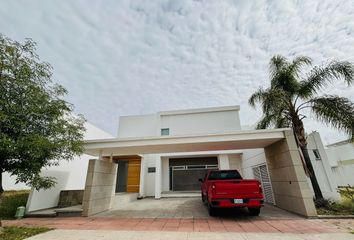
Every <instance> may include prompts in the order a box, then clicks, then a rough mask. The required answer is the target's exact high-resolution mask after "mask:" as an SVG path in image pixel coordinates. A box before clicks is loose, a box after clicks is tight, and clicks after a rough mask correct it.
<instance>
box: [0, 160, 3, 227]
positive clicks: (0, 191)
mask: <svg viewBox="0 0 354 240" xmlns="http://www.w3.org/2000/svg"><path fill="white" fill-rule="evenodd" d="M2 172H3V170H2V167H1V166H0V206H1V204H2V194H3V192H4V188H3V187H2ZM1 230H2V219H1V216H0V232H1Z"/></svg>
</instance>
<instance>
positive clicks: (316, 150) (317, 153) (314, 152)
mask: <svg viewBox="0 0 354 240" xmlns="http://www.w3.org/2000/svg"><path fill="white" fill-rule="evenodd" d="M312 151H313V154H314V155H315V158H316V160H321V155H320V152H319V151H318V149H313V150H312Z"/></svg>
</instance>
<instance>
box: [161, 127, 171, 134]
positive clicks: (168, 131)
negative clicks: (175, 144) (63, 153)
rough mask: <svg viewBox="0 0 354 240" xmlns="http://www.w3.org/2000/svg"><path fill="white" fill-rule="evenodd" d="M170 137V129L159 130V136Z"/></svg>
mask: <svg viewBox="0 0 354 240" xmlns="http://www.w3.org/2000/svg"><path fill="white" fill-rule="evenodd" d="M168 135H170V129H169V128H161V136H168Z"/></svg>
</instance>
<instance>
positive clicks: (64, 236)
mask: <svg viewBox="0 0 354 240" xmlns="http://www.w3.org/2000/svg"><path fill="white" fill-rule="evenodd" d="M76 239H80V240H81V239H85V240H98V239H104V240H130V239H134V240H138V239H140V240H143V239H149V240H184V239H188V240H208V239H210V240H211V239H212V240H225V239H227V240H321V239H323V240H333V239H337V240H353V239H354V234H350V233H322V234H319V233H317V234H291V233H228V232H226V233H216V232H156V231H150V232H146V231H134V232H133V231H103V230H53V231H49V232H46V233H43V234H40V235H37V236H34V237H31V238H28V240H76Z"/></svg>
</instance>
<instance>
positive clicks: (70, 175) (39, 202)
mask: <svg viewBox="0 0 354 240" xmlns="http://www.w3.org/2000/svg"><path fill="white" fill-rule="evenodd" d="M85 128H86V132H85V135H84V139H85V140H89V139H105V138H112V135H110V134H108V133H106V132H104V131H102V130H101V129H99V128H97V127H95V126H93V125H92V124H90V123H85ZM90 159H92V156H90V155H86V154H83V155H81V156H77V157H75V158H74V159H73V160H70V161H61V162H60V165H59V166H53V167H50V168H48V169H43V170H42V172H41V175H42V176H53V177H56V178H57V184H56V185H55V186H54V187H53V188H51V189H48V190H39V191H37V190H35V189H31V192H30V196H29V198H28V201H27V208H26V211H35V210H39V209H45V208H51V207H55V206H57V205H58V201H59V194H60V191H61V190H83V189H84V188H85V181H86V174H87V168H88V162H89V160H90Z"/></svg>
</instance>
